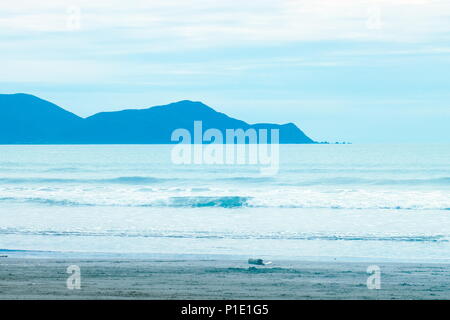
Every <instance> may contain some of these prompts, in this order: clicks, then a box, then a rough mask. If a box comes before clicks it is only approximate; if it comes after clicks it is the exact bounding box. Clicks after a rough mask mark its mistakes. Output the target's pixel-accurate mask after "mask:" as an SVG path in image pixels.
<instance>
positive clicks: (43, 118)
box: [0, 93, 316, 144]
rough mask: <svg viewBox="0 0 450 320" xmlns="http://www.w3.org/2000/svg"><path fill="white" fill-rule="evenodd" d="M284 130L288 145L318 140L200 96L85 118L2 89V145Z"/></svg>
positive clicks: (162, 140) (153, 140)
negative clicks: (240, 115)
mask: <svg viewBox="0 0 450 320" xmlns="http://www.w3.org/2000/svg"><path fill="white" fill-rule="evenodd" d="M195 121H202V125H203V128H204V129H205V130H206V129H209V128H215V129H218V130H220V131H222V132H223V133H225V130H226V129H243V130H247V129H250V128H253V129H256V130H260V129H267V130H270V129H278V130H279V142H280V143H282V144H310V143H316V142H315V141H313V140H312V139H311V138H309V137H308V136H307V135H305V134H304V133H303V131H302V130H300V129H299V128H298V127H297V126H296V125H295V124H293V123H287V124H282V125H279V124H271V123H257V124H249V123H247V122H245V121H242V120H238V119H234V118H231V117H229V116H227V115H226V114H224V113H221V112H217V111H215V110H214V109H212V108H211V107H209V106H207V105H205V104H203V103H201V102H195V101H189V100H183V101H179V102H175V103H170V104H168V105H161V106H155V107H150V108H147V109H127V110H122V111H115V112H100V113H97V114H94V115H93V116H90V117H87V118H82V117H79V116H77V115H75V114H74V113H71V112H69V111H67V110H64V109H63V108H61V107H59V106H57V105H55V104H53V103H51V102H49V101H46V100H43V99H40V98H38V97H36V96H34V95H30V94H24V93H17V94H0V144H173V143H174V142H173V141H171V133H172V132H173V131H174V130H176V129H178V128H185V129H188V130H192V129H193V124H194V122H195Z"/></svg>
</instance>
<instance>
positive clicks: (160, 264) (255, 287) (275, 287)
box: [0, 257, 450, 299]
mask: <svg viewBox="0 0 450 320" xmlns="http://www.w3.org/2000/svg"><path fill="white" fill-rule="evenodd" d="M373 264H376V265H378V266H379V267H380V268H381V289H380V290H369V289H368V288H367V285H366V283H367V278H368V277H369V276H370V275H369V274H367V273H366V269H367V267H368V266H369V265H373ZM69 265H78V266H79V267H80V270H81V289H80V290H77V289H74V290H69V289H67V285H66V280H67V278H68V277H69V274H67V273H66V269H67V267H68V266H69ZM0 299H450V265H448V264H418V263H379V264H377V263H360V262H358V263H350V262H345V263H339V262H302V261H295V262H290V261H282V262H278V261H276V262H274V263H273V264H272V265H269V266H251V265H248V263H247V261H230V260H137V259H126V260H125V259H118V260H114V259H36V258H31V259H28V258H10V257H1V258H0Z"/></svg>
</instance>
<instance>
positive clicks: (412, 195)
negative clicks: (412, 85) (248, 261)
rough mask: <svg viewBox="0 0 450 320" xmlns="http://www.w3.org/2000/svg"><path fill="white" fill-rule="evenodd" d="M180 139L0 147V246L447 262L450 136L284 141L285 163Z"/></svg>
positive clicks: (449, 243)
mask: <svg viewBox="0 0 450 320" xmlns="http://www.w3.org/2000/svg"><path fill="white" fill-rule="evenodd" d="M171 148H172V147H171V146H154V145H101V146H99V145H83V146H0V249H3V250H30V251H33V250H39V251H44V252H78V253H80V254H81V253H90V254H94V253H107V254H135V255H144V256H145V255H161V254H169V255H181V254H193V255H208V256H209V255H224V256H229V257H232V256H248V257H266V258H271V259H276V258H288V259H300V258H303V259H337V260H342V259H374V260H391V259H392V260H420V261H440V260H445V259H450V145H443V144H432V145H414V144H411V145H406V144H405V145H284V146H281V150H280V161H281V163H280V170H279V173H278V174H277V175H274V176H262V175H260V170H259V166H250V165H239V166H238V165H175V164H172V161H171V157H170V154H171Z"/></svg>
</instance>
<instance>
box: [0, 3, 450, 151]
mask: <svg viewBox="0 0 450 320" xmlns="http://www.w3.org/2000/svg"><path fill="white" fill-rule="evenodd" d="M16 92H25V93H30V94H34V95H37V96H39V97H41V98H43V99H46V100H49V101H51V102H53V103H56V104H57V105H59V106H61V107H63V108H65V109H67V110H69V111H71V112H74V113H76V114H78V115H80V116H83V117H84V116H89V115H92V114H94V113H97V112H100V111H113V110H121V109H127V108H147V107H150V106H154V105H161V104H167V103H170V102H175V101H179V100H185V99H188V100H194V101H202V102H203V103H205V104H207V105H209V106H211V107H213V108H214V109H216V110H218V111H220V112H224V113H226V114H228V115H230V116H232V117H235V118H239V119H241V120H244V121H247V122H249V123H256V122H273V123H287V122H294V123H295V124H297V126H299V127H300V128H301V129H302V130H303V131H305V133H306V134H307V135H309V136H310V137H311V138H313V139H314V140H317V141H332V142H334V141H349V142H353V143H366V142H368V143H385V142H394V143H397V142H400V143H414V142H425V143H431V142H450V125H449V124H450V1H448V0H389V1H388V0H309V1H306V0H239V1H237V0H216V1H213V0H208V1H206V0H127V1H121V0H120V1H119V0H108V1H106V0H70V1H67V0H40V1H35V0H15V1H4V0H3V1H2V4H1V10H0V93H16Z"/></svg>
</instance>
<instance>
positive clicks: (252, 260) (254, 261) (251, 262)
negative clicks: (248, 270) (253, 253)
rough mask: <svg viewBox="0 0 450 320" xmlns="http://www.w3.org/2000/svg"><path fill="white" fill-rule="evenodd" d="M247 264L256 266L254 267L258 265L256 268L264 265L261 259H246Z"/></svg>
mask: <svg viewBox="0 0 450 320" xmlns="http://www.w3.org/2000/svg"><path fill="white" fill-rule="evenodd" d="M248 264H256V265H258V266H263V265H264V264H265V263H264V260H263V259H251V258H250V259H248Z"/></svg>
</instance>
